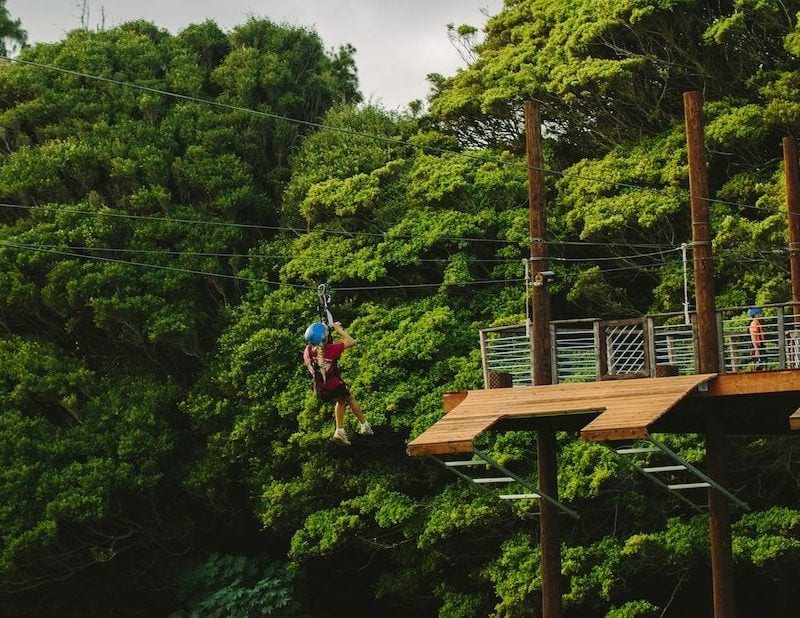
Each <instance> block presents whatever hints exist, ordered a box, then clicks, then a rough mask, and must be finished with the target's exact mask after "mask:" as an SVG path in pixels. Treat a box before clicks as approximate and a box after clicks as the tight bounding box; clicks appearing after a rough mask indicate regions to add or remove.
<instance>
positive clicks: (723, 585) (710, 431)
mask: <svg viewBox="0 0 800 618" xmlns="http://www.w3.org/2000/svg"><path fill="white" fill-rule="evenodd" d="M727 450H728V449H727V446H726V444H725V435H724V433H723V431H722V427H721V426H720V424H719V422H709V423H708V425H707V426H706V468H707V470H708V476H710V477H711V478H712V479H714V480H715V481H716V482H717V483H719V484H720V485H722V486H723V487H725V486H727V484H728V474H727V463H726V460H727ZM708 523H709V535H710V537H711V569H712V575H713V587H714V616H715V618H732V617H733V616H735V615H736V605H735V600H736V595H735V587H734V579H733V578H734V572H733V547H732V540H731V516H730V506H729V505H728V499H727V498H726V497H725V496H723V495H722V494H721V493H720V492H718V491H716V490H715V489H712V488H709V490H708Z"/></svg>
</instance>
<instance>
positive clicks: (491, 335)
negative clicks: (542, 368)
mask: <svg viewBox="0 0 800 618" xmlns="http://www.w3.org/2000/svg"><path fill="white" fill-rule="evenodd" d="M480 337H481V356H482V357H483V382H484V387H485V388H489V376H490V374H491V373H507V374H509V375H510V376H511V380H512V384H513V386H530V385H531V384H532V383H533V381H532V377H531V368H532V366H533V364H532V361H531V336H530V328H528V327H527V326H526V325H524V324H522V325H516V326H499V327H495V328H486V329H484V330H482V331H481V332H480Z"/></svg>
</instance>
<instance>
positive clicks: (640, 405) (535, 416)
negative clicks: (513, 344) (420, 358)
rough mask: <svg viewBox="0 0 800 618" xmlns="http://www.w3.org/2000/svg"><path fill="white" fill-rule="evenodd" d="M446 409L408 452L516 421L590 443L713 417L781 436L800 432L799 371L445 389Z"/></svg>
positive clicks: (430, 451) (699, 425) (681, 427)
mask: <svg viewBox="0 0 800 618" xmlns="http://www.w3.org/2000/svg"><path fill="white" fill-rule="evenodd" d="M701 385H702V386H701ZM698 387H699V388H698ZM446 408H447V410H448V413H447V414H446V415H445V416H444V417H443V418H442V419H440V420H439V421H438V422H437V423H435V424H434V425H433V426H432V427H430V428H429V429H428V430H426V431H425V432H423V433H422V434H420V435H419V436H418V437H417V438H416V439H415V440H413V441H412V442H411V443H409V445H408V452H409V454H410V455H413V456H423V455H441V454H446V453H469V452H472V449H473V441H474V439H475V438H476V437H478V436H479V435H480V434H481V433H483V432H484V431H486V430H488V429H490V428H492V427H494V426H496V425H500V426H501V427H503V426H509V425H514V423H518V424H526V425H527V426H528V428H537V427H541V426H543V425H546V426H547V427H549V428H552V429H555V430H574V429H576V428H577V427H581V428H582V429H581V435H582V437H584V438H585V439H587V440H592V441H611V440H623V439H636V438H642V437H645V436H647V435H649V434H650V433H653V432H673V433H690V432H696V431H699V432H702V431H703V427H704V426H705V422H706V421H707V420H708V419H709V418H710V417H715V418H718V419H719V420H721V421H722V423H723V430H724V432H725V433H729V434H773V433H778V434H780V433H788V432H789V431H790V430H795V431H800V370H797V369H793V370H783V371H760V372H753V373H733V374H723V375H719V376H715V375H714V374H706V375H694V376H679V377H669V378H640V379H631V380H625V381H614V382H588V383H579V384H553V385H543V386H529V387H517V388H505V389H492V390H479V391H469V392H466V393H451V394H448V395H446Z"/></svg>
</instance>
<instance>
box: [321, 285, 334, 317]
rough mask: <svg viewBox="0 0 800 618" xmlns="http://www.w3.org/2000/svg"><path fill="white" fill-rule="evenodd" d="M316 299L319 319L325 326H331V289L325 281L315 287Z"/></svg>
mask: <svg viewBox="0 0 800 618" xmlns="http://www.w3.org/2000/svg"><path fill="white" fill-rule="evenodd" d="M317 299H318V305H317V306H318V309H319V316H320V319H321V320H322V322H323V323H324V324H325V325H326V326H328V327H330V326H333V323H334V322H335V320H334V319H333V313H332V312H331V308H330V306H331V291H330V287H329V286H328V284H327V283H323V284H321V285H320V286H319V287H318V288H317Z"/></svg>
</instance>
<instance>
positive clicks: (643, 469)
mask: <svg viewBox="0 0 800 618" xmlns="http://www.w3.org/2000/svg"><path fill="white" fill-rule="evenodd" d="M608 447H609V448H611V449H612V450H613V451H614V452H616V453H617V454H618V455H622V456H623V459H624V460H625V461H626V462H628V463H629V464H630V465H631V466H632V467H633V468H635V469H636V470H637V471H638V472H639V473H640V474H642V475H643V476H645V477H647V478H648V479H649V480H650V481H652V482H653V483H655V484H656V485H658V486H659V487H661V488H663V489H666V490H667V491H671V492H672V493H673V494H674V495H675V497H676V498H678V499H679V500H681V501H682V502H684V503H685V504H687V505H689V506H691V507H692V508H694V509H697V510H698V511H702V510H703V509H704V508H707V507H708V505H707V504H699V503H698V502H695V501H693V500H690V499H689V498H688V497H687V496H685V495H683V494H682V493H680V492H682V491H684V490H687V489H703V488H705V489H708V488H709V487H711V488H713V489H714V490H716V491H718V492H719V493H720V494H722V495H723V496H725V498H727V499H728V500H729V501H730V502H732V503H734V504H735V505H737V506H738V507H740V508H741V509H743V510H745V511H749V510H750V506H749V505H748V504H747V503H746V502H744V501H742V500H740V499H739V498H737V497H736V496H735V495H734V494H732V493H731V492H729V491H728V490H727V489H725V488H724V487H723V486H722V485H720V484H719V483H717V482H716V481H715V480H714V479H712V478H711V477H709V476H708V475H706V474H705V473H704V472H702V471H701V470H699V469H698V468H697V467H695V466H693V465H692V464H690V463H689V462H688V461H686V460H685V459H684V458H683V457H681V456H680V455H678V454H677V453H676V452H675V451H673V450H672V449H670V448H669V447H668V446H666V445H665V444H662V443H661V442H659V441H658V440H656V439H655V438H653V437H652V436H649V437H647V438H644V439H642V440H639V441H638V442H636V443H635V444H634V445H632V446H621V447H617V448H615V447H613V446H611V445H608ZM655 453H658V454H659V455H662V456H665V457H666V458H667V459H668V460H669V461H670V462H671V463H669V464H668V465H650V463H644V464H643V463H642V462H641V461H640V459H639V457H638V456H640V455H650V454H655ZM678 474H683V475H684V476H688V477H690V479H689V480H690V482H685V480H686V479H684V480H683V481H681V480H679V479H678V478H676V475H678ZM661 475H668V477H669V478H668V479H665V480H662V478H661Z"/></svg>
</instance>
